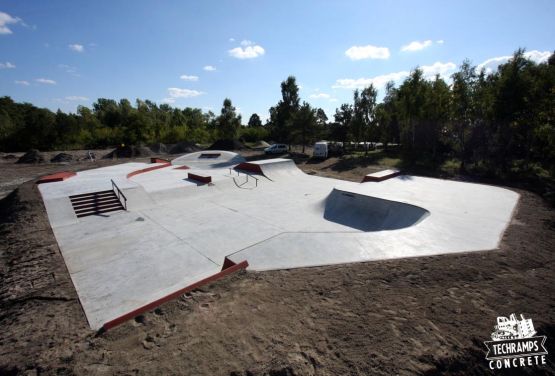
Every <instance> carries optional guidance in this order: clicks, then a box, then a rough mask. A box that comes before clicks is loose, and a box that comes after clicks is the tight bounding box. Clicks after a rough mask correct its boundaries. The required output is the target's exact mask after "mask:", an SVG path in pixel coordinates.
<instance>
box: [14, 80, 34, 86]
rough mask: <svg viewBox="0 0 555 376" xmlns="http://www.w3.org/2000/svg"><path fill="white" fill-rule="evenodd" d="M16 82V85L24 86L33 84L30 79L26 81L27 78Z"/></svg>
mask: <svg viewBox="0 0 555 376" xmlns="http://www.w3.org/2000/svg"><path fill="white" fill-rule="evenodd" d="M14 82H15V84H16V85H23V86H29V85H31V84H30V83H29V81H25V80H15V81H14Z"/></svg>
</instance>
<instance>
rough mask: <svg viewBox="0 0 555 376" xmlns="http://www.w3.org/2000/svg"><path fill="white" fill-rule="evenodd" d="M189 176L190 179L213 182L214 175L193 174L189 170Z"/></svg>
mask: <svg viewBox="0 0 555 376" xmlns="http://www.w3.org/2000/svg"><path fill="white" fill-rule="evenodd" d="M187 177H188V178H189V179H192V180H196V181H200V182H203V183H211V182H212V176H204V175H198V174H193V173H192V172H189V173H187Z"/></svg>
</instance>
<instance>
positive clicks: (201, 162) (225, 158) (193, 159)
mask: <svg viewBox="0 0 555 376" xmlns="http://www.w3.org/2000/svg"><path fill="white" fill-rule="evenodd" d="M242 162H245V158H243V157H242V156H240V155H239V154H237V153H232V152H230V151H224V150H207V151H198V152H195V153H189V154H185V155H183V156H181V157H179V158H176V159H174V160H173V161H172V162H171V163H172V165H177V166H188V167H190V168H196V169H210V168H228V167H231V166H233V165H236V164H238V163H242Z"/></svg>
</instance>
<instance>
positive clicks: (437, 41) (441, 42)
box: [436, 39, 445, 44]
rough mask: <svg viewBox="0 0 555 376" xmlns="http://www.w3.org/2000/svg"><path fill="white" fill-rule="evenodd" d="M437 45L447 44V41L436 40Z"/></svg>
mask: <svg viewBox="0 0 555 376" xmlns="http://www.w3.org/2000/svg"><path fill="white" fill-rule="evenodd" d="M436 43H437V44H443V43H445V41H444V40H443V39H438V40H436Z"/></svg>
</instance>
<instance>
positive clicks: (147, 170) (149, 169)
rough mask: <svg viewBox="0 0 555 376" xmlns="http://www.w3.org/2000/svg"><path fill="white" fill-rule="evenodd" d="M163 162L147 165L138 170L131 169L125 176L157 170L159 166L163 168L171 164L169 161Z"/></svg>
mask: <svg viewBox="0 0 555 376" xmlns="http://www.w3.org/2000/svg"><path fill="white" fill-rule="evenodd" d="M163 163H164V164H163V165H159V166H152V167H147V168H143V169H140V170H136V171H132V172H130V173H128V174H127V178H128V179H129V178H130V177H132V176H135V175H139V174H143V173H145V172H149V171H154V170H158V169H159V168H164V167H168V166H170V165H171V163H170V162H163Z"/></svg>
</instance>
